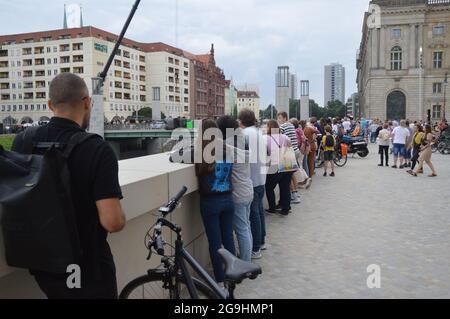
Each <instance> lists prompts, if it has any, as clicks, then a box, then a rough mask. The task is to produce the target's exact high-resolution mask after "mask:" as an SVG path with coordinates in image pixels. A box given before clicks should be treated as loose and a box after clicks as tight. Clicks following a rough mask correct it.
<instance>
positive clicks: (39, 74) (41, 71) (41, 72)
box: [35, 70, 45, 77]
mask: <svg viewBox="0 0 450 319" xmlns="http://www.w3.org/2000/svg"><path fill="white" fill-rule="evenodd" d="M35 76H37V77H41V76H45V70H39V71H36V73H35Z"/></svg>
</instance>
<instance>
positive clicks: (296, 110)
mask: <svg viewBox="0 0 450 319" xmlns="http://www.w3.org/2000/svg"><path fill="white" fill-rule="evenodd" d="M289 117H291V118H292V117H295V118H299V117H300V100H292V99H291V100H289Z"/></svg>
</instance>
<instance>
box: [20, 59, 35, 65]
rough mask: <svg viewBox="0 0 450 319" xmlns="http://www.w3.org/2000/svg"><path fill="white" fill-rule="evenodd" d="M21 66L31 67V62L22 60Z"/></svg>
mask: <svg viewBox="0 0 450 319" xmlns="http://www.w3.org/2000/svg"><path fill="white" fill-rule="evenodd" d="M22 65H23V66H32V65H33V60H23V62H22Z"/></svg>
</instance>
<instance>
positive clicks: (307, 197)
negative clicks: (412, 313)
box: [237, 146, 450, 299]
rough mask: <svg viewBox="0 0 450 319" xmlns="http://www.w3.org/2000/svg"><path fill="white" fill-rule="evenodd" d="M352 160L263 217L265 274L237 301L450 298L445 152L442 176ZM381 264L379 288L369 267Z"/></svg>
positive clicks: (438, 158)
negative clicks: (288, 211) (286, 209)
mask: <svg viewBox="0 0 450 319" xmlns="http://www.w3.org/2000/svg"><path fill="white" fill-rule="evenodd" d="M378 161H379V158H378V154H377V148H376V147H375V146H371V154H370V155H369V157H368V158H366V159H360V158H359V157H358V156H355V157H354V158H349V162H348V164H347V166H346V167H345V168H341V169H338V170H337V171H336V174H337V176H336V177H335V178H334V179H332V178H331V177H328V178H324V177H322V170H319V174H318V176H316V177H315V178H314V183H313V186H312V187H311V189H310V190H309V191H304V190H303V191H302V201H303V203H302V204H301V205H297V206H293V214H292V215H290V216H288V217H281V216H267V227H268V239H267V242H268V250H267V251H266V252H265V253H264V257H263V259H261V260H259V261H256V262H257V263H260V264H261V265H262V267H263V275H262V276H261V277H260V278H259V279H258V280H256V281H247V282H244V283H243V284H242V285H241V286H239V287H238V289H237V295H238V297H239V298H249V299H254V298H255V299H256V298H301V299H304V298H450V280H449V278H450V267H449V265H450V209H449V204H450V200H449V196H450V181H449V177H450V165H449V164H450V156H442V155H440V154H436V155H433V162H434V163H435V165H436V168H437V170H438V174H439V177H437V178H435V179H431V178H428V177H426V176H427V174H428V173H429V172H428V170H427V169H426V171H425V173H426V175H424V176H421V177H418V178H413V177H411V176H409V175H408V174H406V172H405V170H394V169H392V168H387V167H383V168H380V167H378V166H377V164H378ZM371 264H377V265H379V266H380V267H381V289H369V288H368V287H367V284H366V281H367V277H368V276H369V275H370V274H369V273H367V271H366V269H367V267H368V266H369V265H371Z"/></svg>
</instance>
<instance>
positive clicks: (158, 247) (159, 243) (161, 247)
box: [155, 235, 164, 256]
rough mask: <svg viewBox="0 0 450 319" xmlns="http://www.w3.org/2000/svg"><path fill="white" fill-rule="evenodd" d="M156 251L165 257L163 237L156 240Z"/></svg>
mask: <svg viewBox="0 0 450 319" xmlns="http://www.w3.org/2000/svg"><path fill="white" fill-rule="evenodd" d="M155 250H156V252H157V253H158V255H160V256H164V244H163V241H162V239H161V235H158V236H156V238H155Z"/></svg>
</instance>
